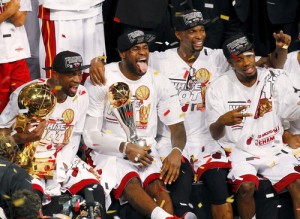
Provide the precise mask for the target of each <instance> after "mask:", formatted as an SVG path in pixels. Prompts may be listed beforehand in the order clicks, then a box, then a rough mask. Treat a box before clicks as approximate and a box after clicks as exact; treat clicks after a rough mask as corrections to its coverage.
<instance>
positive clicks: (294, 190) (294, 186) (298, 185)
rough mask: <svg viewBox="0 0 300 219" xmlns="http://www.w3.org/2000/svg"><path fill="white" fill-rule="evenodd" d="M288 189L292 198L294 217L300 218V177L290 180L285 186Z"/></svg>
mask: <svg viewBox="0 0 300 219" xmlns="http://www.w3.org/2000/svg"><path fill="white" fill-rule="evenodd" d="M287 189H288V191H289V192H290V194H291V197H292V200H293V207H294V214H295V218H297V219H299V218H300V211H299V210H298V209H299V208H300V179H297V180H296V181H294V182H292V183H291V184H290V185H288V186H287Z"/></svg>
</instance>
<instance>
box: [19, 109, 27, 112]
mask: <svg viewBox="0 0 300 219" xmlns="http://www.w3.org/2000/svg"><path fill="white" fill-rule="evenodd" d="M19 113H28V109H20V110H19Z"/></svg>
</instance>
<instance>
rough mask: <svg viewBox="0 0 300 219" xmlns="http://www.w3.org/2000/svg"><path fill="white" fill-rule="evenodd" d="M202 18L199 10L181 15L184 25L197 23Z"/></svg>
mask: <svg viewBox="0 0 300 219" xmlns="http://www.w3.org/2000/svg"><path fill="white" fill-rule="evenodd" d="M202 20H203V17H202V13H201V12H199V11H196V12H191V13H189V14H185V15H183V21H184V23H185V25H189V24H192V23H197V22H200V21H202Z"/></svg>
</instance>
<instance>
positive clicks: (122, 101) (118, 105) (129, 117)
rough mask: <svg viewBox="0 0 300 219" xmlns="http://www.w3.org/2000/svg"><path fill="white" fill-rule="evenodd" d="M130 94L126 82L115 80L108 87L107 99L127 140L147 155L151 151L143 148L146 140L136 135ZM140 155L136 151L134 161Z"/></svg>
mask: <svg viewBox="0 0 300 219" xmlns="http://www.w3.org/2000/svg"><path fill="white" fill-rule="evenodd" d="M131 95H132V94H131V91H130V89H129V86H128V85H127V84H126V83H124V82H116V83H114V84H112V85H111V86H110V87H109V92H108V100H109V101H110V103H111V105H112V112H113V113H114V115H115V117H116V118H117V120H118V121H119V122H120V124H121V126H122V128H123V129H124V131H125V133H126V136H127V141H128V142H130V143H132V144H136V145H139V146H140V147H141V148H143V150H144V151H146V154H147V155H148V153H151V150H148V151H147V150H145V148H147V143H146V140H145V139H142V138H139V137H138V135H137V131H136V125H135V114H134V103H133V101H131V100H130V99H131ZM141 156H142V155H141V153H136V155H135V157H134V161H135V162H138V161H140V162H141V159H142V158H141ZM148 156H149V155H148ZM147 159H149V158H147ZM141 163H143V162H141ZM148 163H149V162H148Z"/></svg>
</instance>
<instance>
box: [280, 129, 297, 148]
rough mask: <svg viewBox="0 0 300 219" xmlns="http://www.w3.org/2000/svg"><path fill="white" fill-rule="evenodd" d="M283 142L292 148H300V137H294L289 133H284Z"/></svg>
mask: <svg viewBox="0 0 300 219" xmlns="http://www.w3.org/2000/svg"><path fill="white" fill-rule="evenodd" d="M283 141H284V142H286V143H287V144H288V146H289V147H290V148H293V149H297V148H299V147H300V135H293V134H292V133H290V132H289V131H284V133H283Z"/></svg>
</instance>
